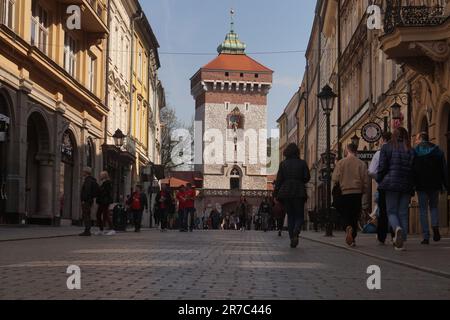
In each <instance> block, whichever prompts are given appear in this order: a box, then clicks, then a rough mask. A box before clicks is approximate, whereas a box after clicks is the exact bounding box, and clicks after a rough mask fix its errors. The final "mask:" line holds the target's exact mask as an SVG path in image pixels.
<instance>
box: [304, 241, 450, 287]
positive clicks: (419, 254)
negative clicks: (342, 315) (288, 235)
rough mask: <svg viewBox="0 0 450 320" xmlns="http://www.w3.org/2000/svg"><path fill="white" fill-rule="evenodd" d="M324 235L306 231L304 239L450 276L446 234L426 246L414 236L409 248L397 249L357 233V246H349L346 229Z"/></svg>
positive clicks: (449, 252)
mask: <svg viewBox="0 0 450 320" xmlns="http://www.w3.org/2000/svg"><path fill="white" fill-rule="evenodd" d="M324 234H325V232H318V233H317V232H304V233H302V235H301V238H303V239H305V240H310V241H314V242H319V243H322V244H326V245H331V246H334V247H337V248H342V249H343V250H348V251H353V252H355V253H358V254H363V255H366V256H369V257H372V258H376V259H381V260H384V261H388V262H392V263H395V264H399V265H403V266H406V267H410V268H413V269H416V270H421V271H425V272H429V273H433V274H435V275H439V276H443V277H446V278H450V238H449V237H444V238H443V239H442V240H441V242H438V243H436V242H431V244H430V245H429V246H423V245H421V244H420V242H421V241H422V238H421V237H419V236H411V237H409V239H408V242H406V249H407V251H404V252H398V251H395V250H394V249H393V247H392V245H391V244H390V243H389V244H386V245H384V246H382V245H379V244H378V243H377V241H376V235H375V234H361V233H360V234H358V238H357V239H356V244H357V246H356V247H355V248H349V247H348V246H347V245H346V243H345V233H344V232H334V236H333V237H332V238H328V237H325V235H324ZM388 239H389V238H388Z"/></svg>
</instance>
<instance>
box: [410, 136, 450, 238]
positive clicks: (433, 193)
mask: <svg viewBox="0 0 450 320" xmlns="http://www.w3.org/2000/svg"><path fill="white" fill-rule="evenodd" d="M413 177H414V184H415V187H416V191H417V195H418V198H419V208H420V224H421V226H422V233H423V241H422V244H423V245H428V244H430V226H429V224H428V209H429V210H430V213H431V226H432V228H433V240H434V241H435V242H439V241H440V240H441V234H440V231H439V209H438V204H439V193H441V192H444V191H446V190H448V169H447V162H446V160H445V155H444V152H443V151H442V150H441V149H440V148H439V147H438V146H437V145H435V144H433V143H431V142H430V137H429V136H428V134H427V133H425V132H422V133H419V134H418V135H417V137H416V148H415V149H414V165H413Z"/></svg>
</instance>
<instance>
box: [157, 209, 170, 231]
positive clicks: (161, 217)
mask: <svg viewBox="0 0 450 320" xmlns="http://www.w3.org/2000/svg"><path fill="white" fill-rule="evenodd" d="M168 212H169V210H168V209H167V208H160V209H159V221H160V223H161V230H165V229H167V218H168V217H167V215H168Z"/></svg>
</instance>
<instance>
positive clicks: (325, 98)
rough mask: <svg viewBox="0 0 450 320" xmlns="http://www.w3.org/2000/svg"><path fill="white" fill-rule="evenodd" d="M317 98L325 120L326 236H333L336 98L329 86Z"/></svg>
mask: <svg viewBox="0 0 450 320" xmlns="http://www.w3.org/2000/svg"><path fill="white" fill-rule="evenodd" d="M317 97H318V98H319V101H320V104H321V106H322V110H323V112H324V114H325V116H326V120H327V151H326V153H327V156H326V170H327V173H326V192H327V194H326V204H327V220H328V224H327V227H326V236H327V237H332V236H333V223H332V221H331V132H330V131H331V120H330V116H331V112H332V111H333V106H334V100H335V99H336V98H337V94H336V93H334V92H333V89H331V87H330V86H329V85H326V86H325V87H323V88H322V91H321V92H320V93H319V94H318V95H317Z"/></svg>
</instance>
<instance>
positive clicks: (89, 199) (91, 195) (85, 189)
mask: <svg viewBox="0 0 450 320" xmlns="http://www.w3.org/2000/svg"><path fill="white" fill-rule="evenodd" d="M83 178H84V182H83V185H82V187H81V196H80V199H81V210H82V215H83V222H84V232H83V233H81V234H80V236H82V237H90V236H91V221H92V220H91V210H92V205H93V204H94V199H95V198H97V195H98V193H99V186H98V184H97V180H96V179H95V178H94V177H93V176H92V169H91V168H89V167H86V168H84V169H83Z"/></svg>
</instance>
